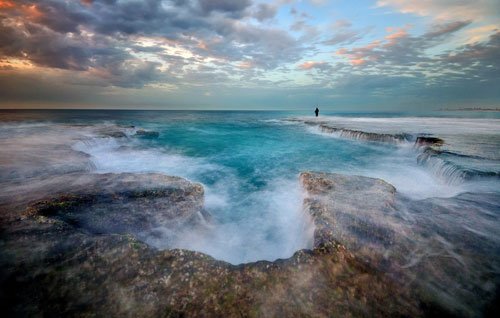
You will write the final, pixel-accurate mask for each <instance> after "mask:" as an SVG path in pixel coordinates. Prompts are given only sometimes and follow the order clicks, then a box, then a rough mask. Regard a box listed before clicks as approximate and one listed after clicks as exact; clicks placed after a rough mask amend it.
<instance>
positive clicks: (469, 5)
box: [377, 0, 500, 20]
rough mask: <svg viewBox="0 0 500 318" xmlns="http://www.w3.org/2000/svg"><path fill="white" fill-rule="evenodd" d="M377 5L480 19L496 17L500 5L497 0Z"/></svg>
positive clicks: (384, 1)
mask: <svg viewBox="0 0 500 318" xmlns="http://www.w3.org/2000/svg"><path fill="white" fill-rule="evenodd" d="M377 6H378V7H392V8H395V9H396V10H398V11H400V12H402V13H412V14H416V15H420V16H431V17H433V18H436V19H439V20H450V19H456V18H458V17H459V18H460V19H464V20H481V19H482V18H485V17H498V15H499V14H500V6H499V5H498V1H497V0H476V1H467V0H379V1H377Z"/></svg>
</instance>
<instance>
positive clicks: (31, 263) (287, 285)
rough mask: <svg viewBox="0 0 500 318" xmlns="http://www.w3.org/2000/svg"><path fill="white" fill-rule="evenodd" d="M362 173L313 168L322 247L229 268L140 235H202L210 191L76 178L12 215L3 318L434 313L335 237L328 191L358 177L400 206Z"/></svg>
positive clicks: (146, 177) (117, 177)
mask: <svg viewBox="0 0 500 318" xmlns="http://www.w3.org/2000/svg"><path fill="white" fill-rule="evenodd" d="M359 178H363V177H345V176H344V177H343V179H342V182H340V183H339V182H336V183H335V184H334V183H333V182H332V180H334V179H335V178H334V179H332V176H329V177H328V176H327V175H324V174H314V173H303V174H302V175H301V180H302V183H303V185H304V187H305V189H306V191H307V193H308V197H307V198H306V199H305V201H304V210H305V211H306V212H307V213H311V215H312V216H313V219H314V222H315V224H316V231H315V234H314V249H312V250H300V251H297V252H296V253H295V254H294V255H293V256H292V257H290V258H288V259H280V260H276V261H274V262H269V261H259V262H255V263H247V264H241V265H231V264H229V263H226V262H223V261H218V260H216V259H214V258H212V257H210V256H208V255H205V254H203V253H199V252H194V251H187V250H181V249H171V250H164V251H160V250H157V249H155V248H153V247H150V246H149V245H147V244H146V243H144V242H143V241H142V240H141V233H143V232H144V231H148V230H149V229H151V228H154V226H156V225H157V224H159V223H161V224H162V225H163V226H179V224H181V225H182V226H192V227H193V229H196V228H197V227H203V226H205V224H206V223H209V222H210V216H209V215H208V213H207V212H205V211H204V210H203V187H202V186H201V185H199V184H196V183H191V182H189V181H187V180H184V179H181V178H177V177H168V176H164V175H161V174H130V173H124V174H86V175H80V176H77V175H75V180H79V181H78V182H74V184H71V185H67V186H66V187H65V188H64V187H63V188H61V189H59V191H56V193H54V195H53V196H52V197H45V198H40V199H38V200H36V201H34V202H29V203H27V204H26V207H25V208H24V209H22V210H20V211H21V212H20V213H19V214H18V215H17V217H12V218H10V219H5V220H4V226H3V228H4V231H3V233H2V237H3V239H2V241H1V245H2V246H1V251H2V252H1V263H0V265H1V269H2V271H1V272H2V277H1V283H2V285H3V286H2V291H5V293H4V294H3V295H1V296H2V302H3V304H2V306H5V307H4V308H3V309H2V311H3V312H4V313H7V315H8V316H19V315H20V316H54V315H58V316H59V315H63V316H103V317H104V316H105V317H119V316H120V317H121V316H159V317H163V316H167V317H176V316H226V317H229V316H274V317H283V316H287V317H288V316H292V317H293V316H316V317H328V316H354V317H361V316H363V317H365V316H380V317H382V316H421V315H425V313H426V312H425V311H423V309H422V308H423V307H422V305H421V304H420V303H419V301H418V300H417V299H416V298H415V295H414V294H412V293H411V292H410V290H409V289H408V288H406V287H405V285H403V284H400V283H399V282H398V281H397V280H396V279H393V278H392V277H390V276H388V275H386V274H385V273H384V272H383V271H381V270H380V269H379V268H377V266H372V265H371V264H370V263H368V262H366V261H365V260H364V259H363V258H360V257H357V256H356V255H355V254H353V253H351V252H350V251H349V250H348V249H347V248H346V246H345V245H344V244H342V243H341V241H339V240H338V239H337V238H336V237H335V235H332V234H333V230H334V229H335V228H334V226H332V224H333V223H332V222H330V218H331V217H332V215H333V214H331V213H330V212H329V211H328V209H326V210H325V209H324V207H323V208H322V207H319V206H318V205H317V204H316V203H317V202H316V201H317V200H318V197H317V196H318V195H323V194H325V192H338V193H346V192H345V191H349V192H350V191H351V190H352V189H351V188H350V187H351V186H352V185H353V184H359V182H360V181H366V182H365V183H366V184H371V185H372V186H371V187H369V188H360V189H358V190H357V191H358V194H356V195H359V196H365V198H366V200H372V199H373V200H374V201H373V202H372V203H371V207H374V208H378V207H380V206H385V205H386V204H390V198H391V195H392V193H393V191H394V189H393V187H391V186H390V185H388V184H386V183H384V182H383V181H380V180H375V179H370V178H363V180H360V179H359ZM337 179H338V177H337ZM373 180H375V181H373ZM315 202H316V203H315ZM3 206H4V207H5V208H8V205H5V204H4V205H3ZM16 206H19V202H16ZM362 208H366V207H365V206H363V207H362ZM424 309H425V308H424Z"/></svg>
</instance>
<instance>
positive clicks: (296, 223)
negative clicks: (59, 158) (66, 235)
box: [73, 138, 313, 264]
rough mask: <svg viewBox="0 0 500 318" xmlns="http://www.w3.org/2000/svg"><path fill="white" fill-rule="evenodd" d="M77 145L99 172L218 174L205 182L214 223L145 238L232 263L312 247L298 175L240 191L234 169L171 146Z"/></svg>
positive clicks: (94, 141) (109, 141) (95, 141)
mask: <svg viewBox="0 0 500 318" xmlns="http://www.w3.org/2000/svg"><path fill="white" fill-rule="evenodd" d="M73 148H74V149H75V150H78V151H82V152H84V153H87V154H89V155H90V156H91V160H92V161H93V163H94V165H95V167H96V172H99V173H107V172H115V173H118V172H136V173H140V172H161V173H165V174H169V175H177V176H181V177H185V178H188V179H190V180H193V181H197V180H199V179H200V177H201V176H203V175H205V176H206V175H209V176H212V177H213V178H215V179H216V182H214V183H213V184H210V185H207V184H205V185H204V187H205V190H206V192H205V195H206V199H205V207H206V209H207V210H208V211H209V212H210V213H211V214H213V216H214V221H215V222H214V224H213V226H210V227H208V228H206V229H203V230H200V229H197V230H195V231H193V230H192V229H190V228H183V227H179V228H177V229H173V228H171V227H169V228H156V229H155V230H154V231H152V232H151V234H148V233H144V239H145V240H146V241H147V242H148V243H149V244H151V245H153V246H156V247H158V248H185V249H190V250H196V251H201V252H204V253H207V254H209V255H212V256H214V257H216V258H218V259H221V260H225V261H228V262H231V263H235V264H237V263H244V262H250V261H257V260H262V259H265V260H275V259H277V258H287V257H290V256H291V255H292V254H293V253H294V252H295V251H297V250H299V249H303V248H310V247H312V236H313V227H312V223H311V221H310V219H309V216H307V215H305V214H304V213H303V212H302V195H301V193H302V192H301V189H300V186H299V183H298V180H297V179H293V180H284V179H281V178H275V177H273V178H274V179H271V180H270V181H269V183H268V185H267V186H266V187H265V188H264V189H262V190H260V191H253V192H250V193H241V191H244V190H242V189H241V188H242V187H243V184H244V183H245V180H240V179H239V178H238V177H237V176H236V175H235V173H234V172H233V171H231V169H229V168H226V167H223V166H220V165H216V164H212V163H209V162H208V161H207V160H205V159H203V158H193V157H188V156H185V155H182V154H180V153H176V152H171V151H168V150H160V149H156V148H155V149H152V148H147V149H143V148H141V147H139V144H135V143H134V142H133V141H131V140H129V139H124V140H121V139H117V138H91V139H88V140H83V141H79V142H77V143H76V144H75V145H74V146H73Z"/></svg>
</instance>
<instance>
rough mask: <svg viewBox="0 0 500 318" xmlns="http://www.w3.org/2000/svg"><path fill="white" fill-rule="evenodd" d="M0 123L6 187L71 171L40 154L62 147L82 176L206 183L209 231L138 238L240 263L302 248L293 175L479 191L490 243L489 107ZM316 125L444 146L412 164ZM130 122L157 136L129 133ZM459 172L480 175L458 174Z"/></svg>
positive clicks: (493, 177)
mask: <svg viewBox="0 0 500 318" xmlns="http://www.w3.org/2000/svg"><path fill="white" fill-rule="evenodd" d="M0 120H1V124H0V125H1V126H0V142H1V146H2V149H1V156H0V162H1V163H2V168H1V170H2V171H1V172H2V173H1V176H2V179H3V180H2V182H4V183H5V182H7V181H9V182H10V181H12V180H14V181H15V182H17V183H19V182H21V183H22V182H33V181H32V180H31V179H30V178H33V177H36V176H37V175H42V174H44V175H46V176H47V177H48V178H50V175H51V174H57V173H58V171H57V170H58V169H59V170H64V171H69V172H71V171H72V170H71V169H73V168H72V166H71V162H72V159H71V157H64V156H65V155H64V153H56V152H54V151H52V150H51V151H47V149H49V148H50V147H49V146H50V145H59V143H60V144H62V145H69V146H70V147H71V149H72V150H74V151H77V152H81V153H84V154H86V155H87V156H89V157H88V158H89V161H90V163H91V164H90V165H88V166H87V167H86V168H85V169H86V170H87V171H88V172H89V173H108V172H113V173H120V172H134V173H145V172H160V173H165V174H168V175H175V176H180V177H183V178H186V179H188V180H191V181H195V182H199V183H201V184H203V186H204V188H205V208H206V210H207V212H209V213H210V215H211V216H212V218H213V220H212V222H210V225H209V230H208V231H203V232H200V233H198V232H193V231H190V230H189V229H166V228H165V229H162V228H159V229H156V231H155V235H148V233H145V234H144V236H143V237H142V239H143V240H145V241H146V242H147V243H149V244H150V245H152V246H154V247H156V248H159V249H166V248H185V249H191V250H196V251H201V252H204V253H207V254H209V255H211V256H213V257H215V258H217V259H221V260H224V261H227V262H230V263H233V264H239V263H245V262H251V261H257V260H275V259H278V258H287V257H290V256H291V255H293V253H294V252H295V251H297V250H299V249H303V248H311V247H312V236H313V230H314V228H313V226H312V224H311V220H310V218H309V216H307V215H304V213H303V211H302V201H303V191H302V189H301V186H300V184H299V181H298V175H299V173H300V172H302V171H323V172H337V173H344V174H351V175H364V176H370V177H376V178H381V179H384V180H386V181H387V182H389V183H391V184H393V185H394V186H395V187H396V189H397V191H398V193H400V194H401V195H403V196H404V197H406V198H408V199H409V200H424V199H428V198H454V197H456V196H459V195H460V194H463V193H474V194H478V195H479V198H480V197H481V194H485V195H487V196H488V198H490V199H489V201H490V202H489V203H488V205H485V206H484V207H481V204H482V203H481V199H477V202H474V203H473V204H475V205H477V206H478V207H480V208H484V209H486V210H487V212H488V213H489V214H490V215H491V218H490V221H488V222H489V224H487V225H484V226H483V225H481V224H482V223H480V225H478V228H474V229H471V231H476V232H480V233H481V234H482V235H485V236H487V237H489V238H490V239H492V240H493V241H495V242H497V244H498V241H499V238H498V234H495V233H491V232H492V231H491V230H488V229H492V228H493V229H495V228H499V225H500V222H499V213H500V211H499V210H498V202H493V204H491V196H492V195H493V198H499V190H500V187H499V185H500V182H499V179H498V173H499V171H500V116H498V113H474V114H473V113H468V112H464V113H458V112H442V113H428V114H388V113H385V114H384V113H376V114H369V113H334V112H332V113H322V114H320V117H318V118H315V117H313V116H310V114H309V112H307V113H306V112H266V111H259V112H244V111H104V110H103V111H97V110H95V111H94V110H88V111H77V110H74V111H1V112H0ZM314 121H316V122H317V125H316V124H315V122H314ZM321 123H323V124H327V125H330V126H333V127H336V128H339V129H351V130H359V131H365V132H373V133H384V134H398V133H406V134H409V135H411V136H413V137H412V138H414V137H416V136H435V137H439V138H442V139H443V140H444V141H445V144H444V145H443V146H442V148H441V149H442V151H443V153H441V154H440V155H439V156H437V157H436V158H434V159H435V161H433V162H429V163H428V164H426V165H423V164H421V163H419V162H418V160H417V158H418V156H419V155H420V154H421V152H422V149H419V148H418V147H415V145H414V143H413V142H412V140H409V141H408V142H402V143H384V142H377V141H376V140H374V141H370V140H362V139H359V138H358V139H357V138H348V137H345V136H344V137H342V136H338V135H335V134H329V133H325V132H322V131H321V130H320V129H318V127H319V126H318V125H319V124H321ZM106 127H119V128H120V129H122V130H123V131H125V132H126V133H127V134H128V136H129V138H114V137H109V136H105V135H104V136H103V135H99V134H97V133H96V131H98V130H99V129H105V128H106ZM138 129H145V130H148V131H156V132H158V133H159V136H158V138H136V137H133V135H134V133H135V132H136V131H137V130H138ZM410 139H411V138H410ZM58 147H59V146H58ZM56 148H57V147H56ZM50 149H52V148H50ZM57 149H59V148H57ZM50 157H57V158H50ZM45 159H47V160H45ZM44 160H45V161H44ZM40 162H42V163H40ZM54 162H56V164H54ZM457 171H458V172H457ZM462 171H467V173H468V175H472V176H474V174H475V173H476V174H477V175H478V177H477V178H474V177H472V178H465V177H464V178H462V177H461V176H462V174H461V173H462ZM30 180H31V181H30ZM14 181H12V182H14ZM26 195H29V194H26ZM495 200H496V199H494V201H495ZM457 202H459V201H457ZM458 208H460V207H458ZM470 217H471V218H474V217H475V216H474V215H473V214H471V216H470ZM493 232H494V231H493ZM158 233H160V234H158ZM496 248H498V246H497V247H496Z"/></svg>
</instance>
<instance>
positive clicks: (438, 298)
mask: <svg viewBox="0 0 500 318" xmlns="http://www.w3.org/2000/svg"><path fill="white" fill-rule="evenodd" d="M300 180H301V182H302V185H303V187H304V189H305V190H306V195H307V196H306V198H305V200H304V205H305V211H306V212H308V213H310V214H311V215H313V216H314V223H315V225H316V229H315V247H316V248H317V247H318V246H320V245H324V244H329V242H332V241H336V242H338V243H339V244H341V245H343V246H345V247H346V248H347V250H348V251H349V252H351V253H352V254H353V255H354V256H355V257H356V258H357V259H361V260H363V261H364V262H366V263H367V264H370V265H371V266H374V267H375V268H376V269H378V270H380V271H382V272H384V273H385V274H386V275H388V276H389V277H392V278H393V279H395V280H396V281H399V282H400V283H401V284H405V285H406V286H407V287H409V288H411V289H412V290H413V291H414V292H415V293H416V295H417V296H416V297H417V298H418V299H419V302H420V306H421V308H422V309H423V311H424V313H425V314H426V315H429V316H435V315H440V316H458V317H473V316H480V313H481V312H482V311H483V310H485V308H486V307H487V306H488V305H489V304H492V302H493V301H495V294H494V293H495V288H497V289H498V288H499V286H500V277H499V276H498V274H491V273H492V271H494V272H497V273H498V271H499V270H500V258H499V257H498V256H494V255H492V251H495V250H498V238H499V236H498V234H496V233H498V231H497V229H495V223H494V222H492V221H491V219H490V217H491V214H488V213H486V214H485V213H484V211H485V210H484V209H485V208H486V210H488V209H489V210H491V211H499V209H500V205H499V204H498V202H499V201H498V199H499V195H498V194H493V193H489V194H472V193H464V194H460V195H458V196H456V197H451V198H428V199H424V200H417V201H415V200H410V199H408V198H405V197H404V196H402V195H399V194H398V193H397V191H396V189H395V188H394V187H393V186H392V185H390V184H388V183H387V182H385V181H383V180H380V179H374V178H367V177H361V176H347V175H341V174H335V173H321V172H304V173H302V174H301V175H300ZM478 202H481V204H479V203H478ZM495 202H496V203H495ZM472 215H474V217H471V216H472Z"/></svg>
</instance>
